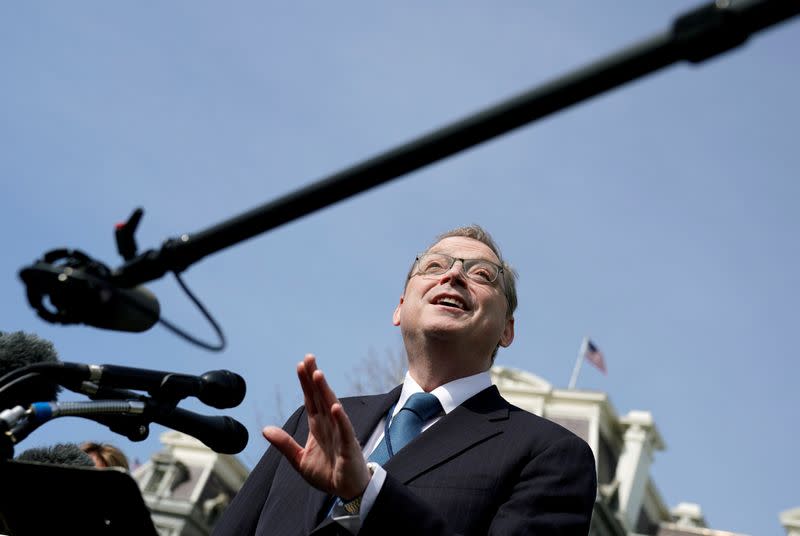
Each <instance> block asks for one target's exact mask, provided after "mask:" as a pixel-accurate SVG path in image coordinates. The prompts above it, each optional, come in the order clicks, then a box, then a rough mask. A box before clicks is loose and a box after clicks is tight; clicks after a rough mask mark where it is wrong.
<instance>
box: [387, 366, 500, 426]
mask: <svg viewBox="0 0 800 536" xmlns="http://www.w3.org/2000/svg"><path fill="white" fill-rule="evenodd" d="M491 386H492V378H491V376H490V375H489V371H484V372H479V373H478V374H473V375H472V376H467V377H466V378H459V379H457V380H453V381H451V382H448V383H446V384H444V385H440V386H439V387H437V388H436V389H434V390H433V391H431V394H432V395H434V396H435V397H436V398H438V399H439V402H441V404H442V408H443V409H444V412H445V414H448V413H450V412H451V411H453V410H454V409H456V408H457V407H458V406H460V405H461V404H462V403H463V402H464V401H465V400H467V399H469V398H471V397H473V396H475V395H476V394H478V393H480V392H481V391H483V390H484V389H486V388H488V387H491ZM422 392H423V389H422V387H420V386H419V384H418V383H417V382H416V381H414V378H412V377H411V374H409V373H408V372H406V378H405V380H404V381H403V390H402V391H401V392H400V399H399V400H398V401H397V404H396V405H395V407H394V411H392V416H394V415H397V412H398V411H400V409H401V408H402V407H403V406H404V405H405V403H406V400H408V399H409V397H410V396H411V395H413V394H414V393H422Z"/></svg>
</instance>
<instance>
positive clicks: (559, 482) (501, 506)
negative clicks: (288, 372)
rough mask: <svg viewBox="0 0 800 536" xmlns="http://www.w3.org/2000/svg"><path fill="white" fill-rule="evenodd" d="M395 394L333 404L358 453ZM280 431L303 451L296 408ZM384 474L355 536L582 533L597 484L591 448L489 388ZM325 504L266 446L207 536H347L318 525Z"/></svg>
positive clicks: (301, 418)
mask: <svg viewBox="0 0 800 536" xmlns="http://www.w3.org/2000/svg"><path fill="white" fill-rule="evenodd" d="M399 396H400V387H398V388H396V389H394V390H393V391H391V392H390V393H387V394H385V395H377V396H367V397H355V398H345V399H343V400H342V404H343V406H344V408H345V410H346V411H347V414H348V415H349V416H350V420H351V421H352V423H353V427H354V428H355V430H356V434H357V435H358V439H359V441H360V442H361V444H362V445H363V444H364V443H365V442H366V441H367V440H368V439H369V437H370V435H371V434H372V432H373V430H374V429H375V427H376V426H377V424H378V422H379V421H380V419H381V418H382V417H383V416H384V415H385V414H386V413H387V411H388V410H389V407H390V406H391V405H392V404H393V403H394V402H396V401H397V399H398V398H399ZM284 429H285V430H286V431H287V432H289V433H290V434H292V435H293V437H294V438H295V440H296V441H297V442H298V443H300V444H301V445H303V444H305V441H306V437H307V435H308V423H307V419H306V415H305V411H304V410H303V408H301V409H299V410H297V412H295V414H294V415H292V417H291V418H289V420H288V421H287V423H286V425H285V427H284ZM384 468H385V469H386V471H387V473H388V475H387V477H386V481H385V482H384V485H383V488H382V489H381V491H380V493H379V494H378V497H377V499H376V500H375V504H374V505H373V506H372V509H371V510H370V512H369V515H367V517H366V519H365V521H364V524H363V525H362V527H361V531H360V532H359V535H361V536H371V535H376V536H384V535H387V534H405V535H411V536H428V535H445V534H463V535H467V534H475V535H478V534H480V535H485V534H492V535H497V536H512V535H517V534H520V535H521V534H536V535H543V534H569V535H582V536H585V535H586V534H587V533H588V532H589V522H590V520H591V515H592V506H593V504H594V500H595V495H596V484H597V483H596V474H595V465H594V456H593V455H592V452H591V449H590V448H589V446H588V445H587V444H586V442H584V441H583V440H582V439H580V438H579V437H577V436H575V435H574V434H572V433H571V432H569V431H567V430H566V429H564V428H562V427H560V426H558V425H557V424H555V423H553V422H551V421H548V420H546V419H543V418H541V417H537V416H536V415H533V414H531V413H528V412H527V411H524V410H522V409H520V408H517V407H515V406H512V405H511V404H509V403H508V402H507V401H506V400H505V399H503V398H502V397H501V396H500V393H499V392H498V390H497V388H496V387H494V386H492V387H490V388H487V389H485V390H483V391H481V392H480V393H478V394H477V395H475V396H473V397H472V398H470V399H469V400H467V401H466V402H464V403H463V404H461V405H460V406H459V407H457V408H456V409H455V410H453V411H452V412H450V413H449V414H447V415H445V416H444V417H442V418H441V419H440V420H439V421H438V422H437V423H436V424H434V425H433V426H431V427H430V428H429V429H428V430H426V431H425V432H424V433H423V434H421V435H419V436H418V437H417V438H416V439H414V440H413V441H412V442H411V443H409V444H408V445H406V447H405V448H403V450H401V451H400V452H398V453H397V454H396V455H395V456H394V457H393V458H392V459H390V460H389V461H388V462H387V463H386V465H384ZM330 504H331V502H330V497H327V496H326V495H325V494H324V493H322V492H320V491H318V490H316V489H314V488H312V487H311V486H309V485H308V484H307V483H306V482H305V481H304V480H303V479H302V477H300V476H299V475H298V474H297V472H295V470H294V469H293V468H292V467H291V466H290V465H289V463H288V462H286V460H284V459H283V456H282V455H281V454H280V452H278V450H277V449H273V448H270V449H268V450H267V452H266V454H265V455H264V457H263V458H262V459H261V461H260V462H259V463H258V465H257V466H256V468H255V469H254V470H253V472H252V473H251V474H250V477H249V478H248V480H247V482H245V484H244V486H243V487H242V489H241V490H240V491H239V493H238V494H237V495H236V498H235V499H234V500H233V502H232V503H231V505H230V506H229V507H228V508H227V510H226V511H225V513H224V514H223V517H222V519H221V520H220V522H219V523H218V524H217V526H216V529H215V530H214V534H215V535H216V536H225V535H230V536H234V535H237V536H238V535H248V534H258V535H259V536H261V535H275V536H290V535H298V536H299V535H307V534H314V535H320V536H321V535H323V534H349V533H347V532H345V531H344V529H342V528H341V527H340V526H339V525H338V524H337V523H335V522H333V521H331V520H330V519H325V517H326V516H327V514H328V510H329V507H330Z"/></svg>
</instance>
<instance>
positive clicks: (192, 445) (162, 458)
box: [133, 431, 248, 536]
mask: <svg viewBox="0 0 800 536" xmlns="http://www.w3.org/2000/svg"><path fill="white" fill-rule="evenodd" d="M159 439H160V440H161V443H162V444H163V445H164V449H163V450H161V451H159V452H157V453H156V454H154V455H153V456H152V457H151V458H150V460H149V461H148V462H147V463H145V464H144V465H141V466H139V467H137V468H136V469H134V471H133V478H134V480H136V482H137V484H139V489H141V490H142V496H143V497H144V501H145V504H146V505H147V507H148V508H149V509H150V512H151V514H152V517H153V524H154V525H155V527H156V530H158V533H159V535H160V536H205V535H207V534H210V533H211V529H212V528H213V526H214V523H215V522H216V520H217V519H218V518H219V516H220V514H221V513H222V512H223V510H224V509H225V507H226V506H227V505H228V504H229V503H230V501H231V499H233V496H234V495H235V494H236V492H237V491H238V490H239V488H241V487H242V484H244V481H245V479H246V478H247V474H248V470H247V468H246V467H245V466H244V465H242V463H241V462H240V461H239V460H238V459H237V458H236V457H235V456H230V455H227V454H218V453H216V452H214V451H212V450H210V449H209V448H208V447H206V446H205V445H203V444H202V443H201V442H200V441H198V440H197V439H194V438H193V437H190V436H188V435H185V434H182V433H180V432H174V431H169V432H165V433H163V434H161V436H160V437H159Z"/></svg>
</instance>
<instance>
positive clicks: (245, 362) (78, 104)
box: [0, 0, 800, 535]
mask: <svg viewBox="0 0 800 536" xmlns="http://www.w3.org/2000/svg"><path fill="white" fill-rule="evenodd" d="M692 5H694V3H692V2H688V1H683V0H681V1H671V2H661V3H643V2H635V1H633V0H627V1H620V2H615V3H614V4H613V5H605V4H604V5H600V4H598V3H588V2H577V1H561V2H549V3H544V2H537V3H534V2H521V1H509V2H504V3H502V4H497V3H495V4H492V5H490V4H489V3H481V2H473V1H467V2H455V1H443V2H437V3H435V4H433V5H432V4H431V3H430V2H421V1H411V2H405V3H403V4H402V5H391V6H389V5H385V4H381V5H378V4H376V3H370V2H352V3H350V4H347V5H342V4H330V3H328V4H324V3H311V2H294V3H292V5H281V4H278V3H275V2H238V3H235V4H230V3H228V4H222V3H217V2H208V1H200V2H197V1H193V2H189V1H176V2H169V3H162V2H144V3H135V4H134V3H130V4H120V3H107V2H100V1H97V2H88V1H80V2H70V3H62V2H37V3H20V2H17V3H6V4H3V5H2V6H0V66H2V69H3V83H2V84H0V147H2V150H0V177H2V180H1V181H0V210H2V212H1V213H2V221H3V223H4V232H3V235H2V236H3V243H4V248H3V254H2V256H0V297H1V298H2V299H1V300H0V329H2V330H4V331H12V330H24V331H28V332H33V333H36V334H38V335H40V336H41V337H44V338H46V339H49V340H52V341H53V342H54V343H55V345H56V347H57V348H58V350H59V353H60V356H61V358H62V359H63V360H67V361H78V362H87V363H114V364H124V365H128V366H136V367H144V368H155V369H168V370H175V371H182V372H190V373H200V372H204V371H206V370H210V369H216V368H229V369H232V370H235V371H237V372H239V373H241V374H242V375H244V376H245V378H246V379H247V381H248V384H249V391H248V396H247V398H246V400H245V402H244V403H243V404H242V405H241V406H240V407H238V408H236V409H234V410H231V411H230V412H229V413H230V414H231V415H234V416H235V417H237V418H239V419H240V420H241V421H243V422H244V423H245V424H246V425H247V426H248V428H249V429H250V433H251V440H250V444H249V445H248V447H247V449H246V450H245V451H244V453H243V455H242V459H243V460H244V461H245V463H247V464H248V465H252V464H253V463H255V461H256V460H257V459H258V457H259V456H260V454H261V452H262V451H263V449H264V446H265V445H264V441H263V439H262V438H261V437H260V434H259V432H258V430H259V428H260V426H261V425H264V424H271V423H273V422H274V421H275V420H276V419H277V418H278V417H279V416H280V415H281V414H285V413H286V412H287V411H288V410H289V409H291V407H294V406H295V405H296V404H297V403H299V401H300V397H299V389H298V388H296V380H295V378H294V372H293V371H294V364H295V363H296V362H297V361H298V360H299V359H300V358H301V357H302V355H303V354H304V353H306V352H314V353H316V354H317V355H318V358H319V362H320V364H321V366H322V367H323V369H324V370H325V371H326V372H327V373H328V376H329V378H330V381H331V383H332V384H333V386H334V387H335V388H336V389H337V391H338V392H340V393H341V394H347V392H348V388H349V385H350V384H349V382H348V374H349V373H351V371H352V369H354V368H357V367H358V366H359V364H360V363H361V361H362V360H363V359H364V358H365V357H366V356H367V355H368V354H369V353H370V352H377V353H378V354H383V353H385V352H386V351H389V350H396V349H397V348H398V347H399V346H400V344H401V341H400V336H399V333H398V331H397V330H396V328H394V327H393V326H392V325H391V313H392V310H393V308H394V306H395V304H396V302H397V300H398V298H399V295H400V292H401V290H402V282H403V278H404V275H405V271H406V270H407V268H408V265H409V263H410V262H411V261H412V260H413V258H414V255H415V254H416V253H417V252H418V251H419V250H421V249H422V248H423V247H424V246H425V245H427V244H428V242H429V241H430V240H431V239H432V238H433V237H434V236H435V235H436V234H437V233H439V232H441V231H443V230H445V229H448V228H451V227H454V226H457V225H461V224H465V223H471V222H477V223H480V224H482V225H484V226H485V227H486V228H488V229H489V230H490V231H491V232H492V233H493V234H494V235H495V237H496V238H497V240H498V242H499V243H500V244H501V246H502V248H503V250H504V252H505V254H506V256H507V257H508V258H509V259H510V260H511V262H512V263H513V264H514V265H515V266H516V268H517V270H518V271H519V273H520V282H519V292H520V307H519V309H518V313H517V324H516V326H517V336H516V340H515V342H514V344H513V346H511V347H510V348H508V349H506V350H504V351H502V352H501V353H500V354H499V356H498V364H502V365H506V366H510V367H516V368H520V369H525V370H528V371H531V372H534V373H536V374H538V375H540V376H542V377H543V378H545V379H546V380H548V381H550V382H551V383H553V384H554V385H557V386H566V384H567V381H568V379H569V375H570V372H571V370H572V366H573V364H574V359H575V355H576V353H577V350H578V346H579V344H580V340H581V337H582V336H583V335H585V334H590V335H591V336H592V337H593V339H594V340H595V341H596V343H597V344H598V346H599V347H600V348H601V349H602V350H604V352H605V354H606V360H607V363H608V368H609V374H608V376H605V377H604V376H602V375H601V374H599V373H598V372H597V371H596V370H594V369H592V368H591V367H585V368H584V371H583V373H582V375H581V378H580V380H579V386H580V387H582V388H587V389H596V390H602V391H606V392H608V393H609V395H610V397H611V400H612V403H613V404H614V406H615V408H616V409H617V410H618V412H620V413H626V412H627V411H629V410H632V409H644V410H649V411H651V412H652V413H653V415H654V418H655V420H656V423H657V426H658V427H659V430H660V432H661V433H662V435H663V437H664V438H665V441H666V444H667V450H665V451H664V452H660V453H658V454H657V456H656V458H655V463H654V465H653V468H652V471H653V474H654V477H655V481H656V484H657V486H658V488H659V490H660V491H661V493H662V495H663V496H664V498H665V500H666V502H667V503H668V504H669V505H671V506H674V505H675V504H677V503H678V502H680V501H691V502H698V503H700V504H701V505H702V507H703V509H704V512H705V514H706V518H707V519H708V521H709V523H710V524H711V525H712V526H714V527H717V528H721V529H727V530H733V531H738V532H744V533H749V534H753V535H765V534H781V533H782V531H781V528H780V525H779V522H778V517H777V516H778V513H779V512H780V511H782V510H785V509H788V508H791V507H795V506H798V504H800V497H799V496H798V494H797V482H798V481H800V466H799V465H798V462H797V456H796V448H797V441H798V432H797V425H796V421H797V408H798V407H800V394H799V393H798V390H797V378H798V374H800V365H798V362H797V360H796V359H795V358H794V353H795V351H796V348H795V346H796V345H795V344H794V343H795V337H796V333H797V329H798V320H800V315H799V314H798V309H797V301H798V300H797V293H798V290H797V289H798V288H799V287H798V283H800V281H798V279H800V275H798V274H800V266H799V265H800V251H799V250H798V245H797V244H798V242H797V238H796V236H797V233H798V231H799V230H800V216H798V211H797V209H796V203H797V199H798V194H800V185H799V184H798V181H797V180H796V177H797V170H798V169H800V151H798V143H797V134H796V128H797V125H798V124H800V107H798V105H797V95H800V74H798V70H797V50H798V47H800V25H798V22H790V23H787V24H783V25H781V26H779V27H777V28H774V29H772V30H770V31H767V32H764V33H762V34H760V35H758V36H756V37H755V38H753V39H752V40H751V41H750V42H749V43H748V44H746V46H744V47H742V48H740V49H737V50H736V51H734V52H732V53H728V54H726V55H724V56H722V57H719V58H717V59H714V60H712V61H710V62H707V63H705V64H703V65H701V66H697V67H692V66H687V65H678V66H673V67H671V68H668V69H666V70H663V71H661V72H659V73H657V74H655V75H652V76H649V77H647V78H645V79H641V80H639V81H636V82H634V83H632V84H628V85H626V86H624V87H623V88H621V89H618V90H616V91H614V92H611V93H608V94H606V95H603V96H600V97H598V98H595V99H592V100H590V101H588V102H585V103H582V104H580V105H578V106H574V107H572V108H570V109H568V110H566V111H563V112H561V113H559V114H556V115H554V116H552V117H550V118H548V119H546V120H543V121H540V122H537V123H535V124H533V125H530V126H527V127H524V128H522V129H520V130H518V131H516V132H514V133H512V134H509V135H506V136H504V137H502V138H499V139H496V140H494V141H491V142H489V143H486V144H483V145H481V146H480V147H477V148H474V149H472V150H469V151H466V152H464V153H461V154H459V155H457V156H455V157H452V158H450V159H447V160H445V161H442V162H439V163H437V164H435V165H432V166H430V167H428V168H426V169H424V170H421V171H418V172H415V173H413V174H410V175H408V176H406V177H404V178H402V179H400V180H398V181H394V182H392V183H389V184H388V185H384V186H382V187H380V188H377V189H375V190H372V191H370V192H367V193H365V194H362V195H359V196H357V197H354V198H351V199H349V200H347V201H344V202H341V203H338V204H336V205H334V206H332V207H329V208H327V209H325V210H322V211H319V212H317V213H314V214H313V215H311V216H309V217H306V218H303V219H301V220H298V221H295V222H292V223H290V224H287V225H284V226H282V227H280V228H278V229H275V230H273V231H271V232H269V233H266V234H264V235H262V236H259V237H257V238H254V239H251V240H249V241H247V242H245V243H242V244H239V245H237V246H235V247H232V248H229V249H227V250H225V251H223V252H219V253H217V254H215V255H212V256H209V257H207V258H206V259H204V260H203V261H201V262H199V263H198V264H196V265H194V266H192V267H191V268H190V269H189V270H188V271H187V272H186V274H185V278H186V281H187V283H188V284H189V285H190V286H191V287H192V288H193V289H194V290H195V291H196V292H197V294H198V295H199V296H200V297H201V299H202V300H203V301H204V302H205V303H206V305H207V306H208V307H209V308H210V310H211V311H212V312H213V313H214V314H215V315H216V317H217V318H218V319H219V320H220V322H221V323H222V325H223V327H224V329H225V332H226V334H227V335H228V338H229V340H230V344H229V347H228V348H227V350H226V351H225V352H224V353H222V354H211V353H208V352H205V351H202V350H199V349H196V348H194V347H192V346H189V345H188V344H186V343H184V342H183V341H181V340H179V339H177V338H175V337H174V336H172V335H170V334H169V333H168V332H167V331H166V330H164V329H163V328H161V327H157V328H154V329H153V330H151V331H149V332H147V333H144V334H139V335H132V334H122V333H113V332H105V331H100V330H96V329H93V328H88V327H60V326H52V325H48V324H46V323H44V322H42V321H40V320H39V319H38V318H36V317H35V315H34V313H33V311H32V310H31V309H30V308H29V307H28V305H27V303H26V301H25V298H24V293H23V288H22V285H21V283H20V282H19V280H18V279H17V276H16V273H17V271H18V270H19V268H21V267H22V266H23V265H25V264H27V263H30V262H32V261H33V260H34V259H36V258H37V257H39V256H41V255H42V254H43V253H44V252H45V251H47V250H49V249H53V248H56V247H65V246H66V247H73V248H78V249H82V250H84V251H86V252H88V253H90V254H91V255H92V256H95V257H96V258H99V259H101V260H103V261H104V262H106V263H108V264H109V265H112V266H116V265H118V264H119V261H120V259H119V257H118V256H117V254H116V250H115V246H114V241H113V225H114V224H115V223H116V222H118V221H121V220H124V219H125V218H127V216H128V215H129V214H130V212H131V211H132V210H133V209H134V208H135V207H137V206H143V207H144V208H145V211H146V212H145V216H144V220H143V222H142V224H141V226H140V231H139V233H138V240H139V244H140V246H141V247H142V248H150V247H157V246H158V245H159V244H160V243H161V242H162V241H163V240H165V239H166V238H168V237H173V236H177V235H179V234H181V233H183V232H194V231H199V230H203V229H205V228H207V227H210V226H211V225H213V224H216V223H218V222H221V221H223V220H225V219H227V218H230V217H232V216H234V215H237V214H239V213H241V212H244V211H245V210H247V209H250V208H252V207H255V206H257V205H259V204H261V203H264V202H267V201H269V200H272V199H274V198H275V197H277V196H279V195H282V194H285V193H287V192H290V191H292V190H295V189H297V188H299V187H301V186H304V185H306V184H308V183H310V182H311V181H314V180H316V179H319V178H322V177H325V176H327V175H329V174H331V173H332V172H334V171H338V170H340V169H343V168H345V167H347V166H349V165H351V164H354V163H356V162H359V161H361V160H363V159H366V158H367V157H370V156H372V155H374V154H376V153H378V152H380V151H383V150H385V149H388V148H390V147H393V146H395V145H398V144H400V143H403V142H405V141H408V140H410V139H413V138H415V137H416V136H418V135H420V134H422V133H424V132H427V131H429V130H432V129H434V128H437V127H439V126H442V125H444V124H446V123H447V122H449V121H452V120H455V119H457V118H460V117H463V116H466V115H468V114H470V113H472V112H474V111H477V110H479V109H481V108H483V107H485V106H488V105H490V104H494V103H496V102H499V101H501V100H503V99H505V98H507V97H510V96H512V95H514V94H516V93H519V92H521V91H523V90H526V89H529V88H532V87H535V86H537V85H539V84H542V83H544V82H546V81H548V80H550V79H552V78H554V77H556V76H558V75H561V74H564V73H566V72H568V71H570V70H572V69H575V68H577V67H579V66H582V65H585V64H588V63H590V62H591V61H592V60H595V59H598V58H601V57H603V56H605V55H607V54H610V53H612V52H615V51H617V50H619V49H620V48H622V47H624V46H627V45H629V44H633V43H635V42H637V41H638V40H640V39H642V38H646V37H649V36H651V35H653V34H655V33H656V32H660V31H663V30H665V29H666V28H667V27H668V25H669V23H670V21H671V20H672V19H673V18H674V16H675V15H677V14H679V13H681V12H683V11H685V10H686V9H687V8H689V7H691V6H692ZM149 286H150V288H151V289H152V290H153V291H154V292H156V293H157V295H158V296H159V299H160V301H161V305H162V309H163V311H164V314H165V316H167V317H168V318H169V319H171V320H173V321H175V322H177V323H179V324H181V325H184V326H186V327H188V328H189V329H191V330H193V331H194V332H196V333H199V334H202V335H205V336H207V337H211V335H210V331H209V329H208V328H207V326H206V325H205V324H204V323H203V321H202V319H201V318H200V317H199V315H198V314H197V313H196V312H195V311H194V310H193V309H192V307H191V306H190V305H189V304H188V302H187V300H186V299H185V298H184V297H183V296H181V295H180V293H179V292H178V291H177V290H176V289H175V284H174V282H173V281H172V280H171V279H169V278H164V279H163V280H160V281H158V282H154V283H152V284H151V285H149ZM67 398H69V395H65V396H63V397H62V399H67ZM76 398H77V397H76ZM278 399H280V400H281V404H278V403H277V400H278ZM187 407H189V408H190V409H194V410H197V411H206V412H208V413H213V411H212V410H210V409H208V408H203V407H201V406H200V405H199V404H194V405H193V404H191V403H190V404H187ZM162 430H163V429H160V428H158V427H157V426H154V427H153V430H152V432H151V438H150V439H148V440H147V441H145V442H142V443H136V444H134V443H129V442H127V441H126V440H124V438H122V437H120V436H114V435H113V434H111V433H110V432H108V431H107V430H104V429H103V428H101V427H100V426H98V425H95V424H93V423H89V422H83V421H80V420H77V419H63V420H62V421H61V422H54V423H51V424H49V425H48V426H46V427H43V428H41V429H40V430H38V431H37V432H36V433H34V434H33V435H32V436H31V437H30V438H29V439H28V440H27V441H26V442H25V443H24V444H23V445H21V446H34V445H37V444H43V443H49V442H55V441H59V440H60V441H81V440H83V439H87V438H93V439H102V440H111V441H114V442H116V443H118V444H120V445H121V446H123V448H124V449H125V450H126V451H127V452H128V453H129V454H130V455H131V457H138V458H140V459H144V458H146V457H148V456H149V454H150V453H151V452H153V451H154V450H155V449H157V448H158V441H157V436H158V433H159V432H160V431H162Z"/></svg>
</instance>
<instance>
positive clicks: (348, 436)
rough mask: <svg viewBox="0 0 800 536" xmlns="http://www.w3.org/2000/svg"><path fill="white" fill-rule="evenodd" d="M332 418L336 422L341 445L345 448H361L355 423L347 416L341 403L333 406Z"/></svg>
mask: <svg viewBox="0 0 800 536" xmlns="http://www.w3.org/2000/svg"><path fill="white" fill-rule="evenodd" d="M331 416H332V417H333V419H334V420H335V421H336V427H337V431H338V432H339V439H340V441H341V444H342V445H343V446H345V447H352V446H353V445H354V444H355V445H356V446H358V447H359V448H360V445H358V438H356V431H355V429H354V428H353V423H351V422H350V417H348V416H347V413H346V412H345V411H344V408H343V407H342V405H341V404H340V403H339V402H336V403H335V404H333V405H332V406H331Z"/></svg>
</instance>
